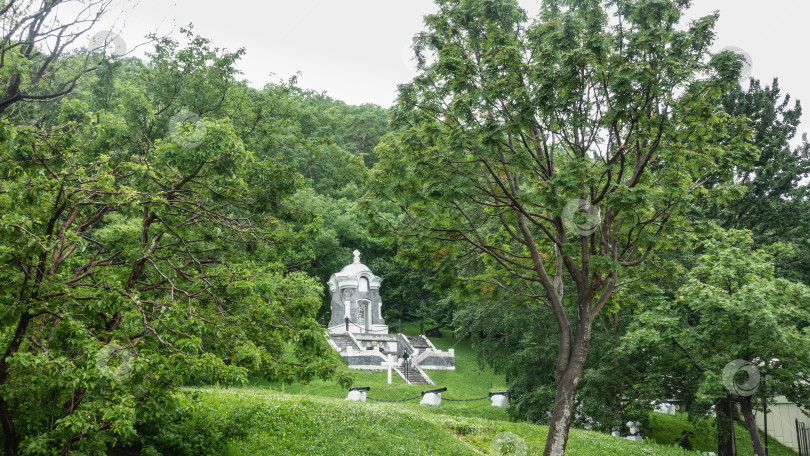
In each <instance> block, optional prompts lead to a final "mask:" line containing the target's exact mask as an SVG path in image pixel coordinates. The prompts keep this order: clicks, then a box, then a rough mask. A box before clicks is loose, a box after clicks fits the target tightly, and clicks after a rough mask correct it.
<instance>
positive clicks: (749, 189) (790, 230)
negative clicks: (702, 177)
mask: <svg viewBox="0 0 810 456" xmlns="http://www.w3.org/2000/svg"><path fill="white" fill-rule="evenodd" d="M721 102H722V106H723V109H724V110H726V112H728V113H729V114H731V115H734V116H739V115H744V116H746V117H747V118H748V119H749V120H750V123H751V127H752V129H753V130H754V136H753V138H752V140H753V142H754V144H756V146H757V148H758V149H759V150H760V151H761V153H760V155H759V157H758V158H757V160H756V161H754V162H753V163H750V164H748V165H745V164H740V166H738V167H737V168H735V173H734V174H733V175H732V176H730V179H727V180H726V181H723V182H717V183H715V184H714V185H716V186H723V185H729V184H732V185H733V184H738V185H739V186H741V187H742V189H743V190H744V192H742V193H741V194H737V195H732V198H729V199H728V200H726V201H720V202H718V201H706V202H704V204H702V205H701V206H698V207H703V211H701V214H700V215H702V216H704V217H711V218H713V219H715V220H717V223H719V224H721V225H722V226H723V227H724V228H726V229H745V230H750V231H751V232H752V234H753V235H754V239H755V241H756V243H757V245H760V246H763V245H770V244H774V243H778V242H789V243H791V244H793V249H794V254H793V255H792V256H790V257H784V258H776V260H777V261H778V263H777V264H776V272H777V274H778V275H780V276H782V277H785V278H789V279H791V280H794V281H796V280H798V281H802V282H804V283H805V284H807V285H810V264H808V258H810V255H808V246H810V239H808V237H807V235H806V230H805V227H807V226H808V224H810V182H809V181H808V176H810V144H808V143H807V139H806V138H804V139H803V142H802V144H801V145H800V146H798V147H796V148H791V145H790V141H791V140H792V139H793V138H794V137H795V135H796V130H797V128H798V125H799V121H800V119H801V113H802V109H801V105H800V103H799V102H798V101H795V102H794V103H793V106H792V107H791V106H790V104H791V103H790V102H791V97H790V95H785V96H782V95H781V91H780V88H779V83H778V80H776V79H774V80H773V82H772V84H771V86H764V87H763V86H762V84H761V83H760V81H758V80H756V79H751V82H750V85H749V87H748V89H747V90H745V91H744V90H743V89H742V88H741V87H739V86H737V87H735V88H734V90H733V91H731V92H730V93H728V94H727V95H726V96H724V97H723V98H722V99H721Z"/></svg>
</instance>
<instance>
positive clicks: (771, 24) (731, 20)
mask: <svg viewBox="0 0 810 456" xmlns="http://www.w3.org/2000/svg"><path fill="white" fill-rule="evenodd" d="M520 4H521V5H522V6H523V7H524V8H525V9H526V10H527V11H528V12H529V16H530V17H533V16H534V15H535V14H536V12H537V10H538V7H539V4H540V0H531V1H530V0H520ZM435 9H436V8H435V7H434V6H433V2H432V0H396V1H395V0H340V1H336V0H294V1H278V0H269V1H263V2H258V1H246V0H230V1H226V2H223V1H221V0H218V1H211V0H140V3H139V4H138V5H137V6H135V7H134V8H132V9H129V10H128V11H127V12H125V13H122V15H121V16H120V18H121V20H122V21H123V22H122V23H120V24H119V27H116V29H118V30H121V36H122V37H123V38H124V39H125V41H126V43H127V45H128V46H129V47H130V48H131V47H132V46H134V45H135V44H137V43H139V42H142V41H143V38H142V37H143V36H145V35H146V33H147V32H149V31H157V32H158V33H160V34H166V33H170V34H175V35H179V30H178V29H179V28H180V27H181V26H185V25H187V24H189V23H193V24H194V30H195V32H196V33H198V34H200V35H202V36H204V37H206V38H209V39H211V40H212V42H213V44H214V45H216V46H218V47H221V48H226V49H229V50H236V49H238V48H240V47H244V48H246V50H247V53H246V55H245V56H244V57H243V59H242V60H241V61H240V63H239V64H238V67H239V69H240V70H242V71H243V73H244V75H243V76H244V78H246V79H248V80H249V81H251V83H252V85H254V86H256V87H261V86H262V85H264V84H265V83H268V82H275V81H277V80H278V79H279V78H283V79H287V78H288V77H290V76H291V75H293V74H295V73H296V72H298V71H300V72H301V73H302V75H301V77H300V78H299V86H301V87H303V88H307V89H314V90H317V91H319V92H324V91H325V92H326V93H327V94H328V95H329V96H331V97H333V98H336V99H339V100H343V101H345V102H347V103H349V104H361V103H376V104H378V105H381V106H386V107H387V106H390V105H391V103H392V102H393V101H394V97H395V91H396V85H397V84H399V83H403V82H406V81H408V80H409V79H410V78H411V77H412V76H413V73H412V71H413V70H412V64H411V62H410V61H409V57H410V55H409V53H408V52H409V50H408V46H409V45H410V43H411V38H412V37H413V35H414V34H416V33H417V32H418V31H419V30H421V29H422V27H423V24H422V17H423V16H424V15H425V14H429V13H431V12H433V11H435ZM715 10H719V11H720V21H719V24H718V26H717V28H716V32H717V40H716V42H715V50H720V49H722V48H724V47H726V46H736V47H739V48H742V49H743V50H745V51H746V52H748V53H749V54H750V55H751V57H752V59H753V68H752V73H751V75H752V76H754V77H756V78H758V79H760V80H762V81H763V82H767V83H770V81H771V80H772V79H773V77H776V76H778V77H779V83H780V86H781V88H782V93H783V94H784V93H785V92H789V93H790V94H791V95H792V96H793V97H794V98H799V99H801V100H802V101H803V102H804V108H805V114H804V115H803V122H802V125H801V126H800V129H799V135H798V136H801V133H802V132H806V131H810V81H808V70H810V55H808V46H809V45H810V27H808V26H807V24H806V21H807V18H808V17H810V1H807V0H771V1H768V2H766V1H763V0H695V1H693V6H692V8H691V10H690V12H689V14H688V17H689V18H690V19H693V18H697V17H700V16H703V15H705V14H708V13H710V12H712V11H715ZM100 28H104V24H101V27H100ZM108 28H111V29H112V28H113V26H112V24H108ZM138 54H141V52H137V53H136V55H138ZM272 74H275V76H272Z"/></svg>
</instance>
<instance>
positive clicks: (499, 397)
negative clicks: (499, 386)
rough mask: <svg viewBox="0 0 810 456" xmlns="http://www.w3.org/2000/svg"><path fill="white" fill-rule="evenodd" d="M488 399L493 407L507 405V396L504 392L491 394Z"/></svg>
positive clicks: (505, 406)
mask: <svg viewBox="0 0 810 456" xmlns="http://www.w3.org/2000/svg"><path fill="white" fill-rule="evenodd" d="M490 399H492V406H493V407H501V408H507V407H509V398H508V397H506V395H505V394H493V395H492V397H491V398H490Z"/></svg>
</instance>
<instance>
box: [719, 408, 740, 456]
mask: <svg viewBox="0 0 810 456" xmlns="http://www.w3.org/2000/svg"><path fill="white" fill-rule="evenodd" d="M715 414H716V415H717V418H716V419H715V421H716V423H717V455H718V456H737V442H736V440H735V437H734V416H733V414H732V413H731V399H730V398H729V397H725V398H723V399H720V400H719V401H717V405H715Z"/></svg>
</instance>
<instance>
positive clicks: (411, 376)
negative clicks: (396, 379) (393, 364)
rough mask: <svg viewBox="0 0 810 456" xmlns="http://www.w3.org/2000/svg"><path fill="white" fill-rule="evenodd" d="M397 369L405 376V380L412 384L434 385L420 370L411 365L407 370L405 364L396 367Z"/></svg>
mask: <svg viewBox="0 0 810 456" xmlns="http://www.w3.org/2000/svg"><path fill="white" fill-rule="evenodd" d="M396 371H397V372H399V373H400V375H402V376H403V377H405V381H406V382H407V383H408V384H410V385H432V384H433V383H431V382H429V381H428V380H427V379H426V378H425V377H424V376H423V375H422V373H421V372H419V370H417V369H414V368H413V367H409V368H408V370H405V368H404V366H402V367H398V368H396Z"/></svg>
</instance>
